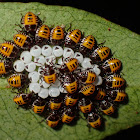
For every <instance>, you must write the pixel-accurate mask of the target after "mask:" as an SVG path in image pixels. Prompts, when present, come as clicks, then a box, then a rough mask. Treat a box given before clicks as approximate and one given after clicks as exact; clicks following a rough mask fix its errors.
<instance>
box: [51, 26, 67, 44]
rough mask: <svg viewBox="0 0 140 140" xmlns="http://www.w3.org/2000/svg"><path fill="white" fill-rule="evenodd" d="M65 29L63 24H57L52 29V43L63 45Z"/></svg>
mask: <svg viewBox="0 0 140 140" xmlns="http://www.w3.org/2000/svg"><path fill="white" fill-rule="evenodd" d="M64 36H65V35H64V29H63V28H62V27H61V26H56V27H55V28H53V29H52V30H51V33H50V41H51V44H52V45H61V44H63V41H64Z"/></svg>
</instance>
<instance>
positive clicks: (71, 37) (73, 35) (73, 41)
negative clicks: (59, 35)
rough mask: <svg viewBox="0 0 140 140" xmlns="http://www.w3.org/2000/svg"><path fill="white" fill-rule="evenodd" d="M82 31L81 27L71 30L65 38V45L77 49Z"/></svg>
mask: <svg viewBox="0 0 140 140" xmlns="http://www.w3.org/2000/svg"><path fill="white" fill-rule="evenodd" d="M81 36H82V33H81V31H80V30H79V29H75V30H72V31H70V32H69V33H68V34H67V35H66V38H65V46H66V47H70V48H72V49H75V46H76V45H77V44H78V43H79V41H80V39H81Z"/></svg>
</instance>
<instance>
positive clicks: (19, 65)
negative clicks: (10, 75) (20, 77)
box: [13, 60, 25, 72]
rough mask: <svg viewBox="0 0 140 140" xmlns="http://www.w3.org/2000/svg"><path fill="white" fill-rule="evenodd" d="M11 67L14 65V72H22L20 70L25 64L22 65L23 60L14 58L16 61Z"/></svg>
mask: <svg viewBox="0 0 140 140" xmlns="http://www.w3.org/2000/svg"><path fill="white" fill-rule="evenodd" d="M13 67H14V70H15V71H16V72H22V71H23V70H24V68H25V65H24V62H23V61H21V60H16V61H15V62H14V65H13Z"/></svg>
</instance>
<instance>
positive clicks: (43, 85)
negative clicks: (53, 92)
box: [39, 78, 50, 88]
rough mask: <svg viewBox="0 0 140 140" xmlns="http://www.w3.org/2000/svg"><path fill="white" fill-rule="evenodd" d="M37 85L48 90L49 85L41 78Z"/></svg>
mask: <svg viewBox="0 0 140 140" xmlns="http://www.w3.org/2000/svg"><path fill="white" fill-rule="evenodd" d="M39 84H40V86H41V87H43V88H48V87H49V86H50V84H48V83H46V82H45V81H44V79H43V78H41V79H40V80H39Z"/></svg>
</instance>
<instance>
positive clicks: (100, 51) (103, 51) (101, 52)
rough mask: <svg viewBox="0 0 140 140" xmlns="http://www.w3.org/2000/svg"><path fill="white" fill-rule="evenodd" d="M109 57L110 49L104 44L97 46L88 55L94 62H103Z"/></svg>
mask: <svg viewBox="0 0 140 140" xmlns="http://www.w3.org/2000/svg"><path fill="white" fill-rule="evenodd" d="M110 57H111V50H110V49H109V48H108V47H106V46H101V47H98V48H97V49H95V50H94V51H93V52H92V53H91V55H90V59H91V60H92V61H93V62H96V63H101V62H104V61H105V60H106V59H108V58H110Z"/></svg>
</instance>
